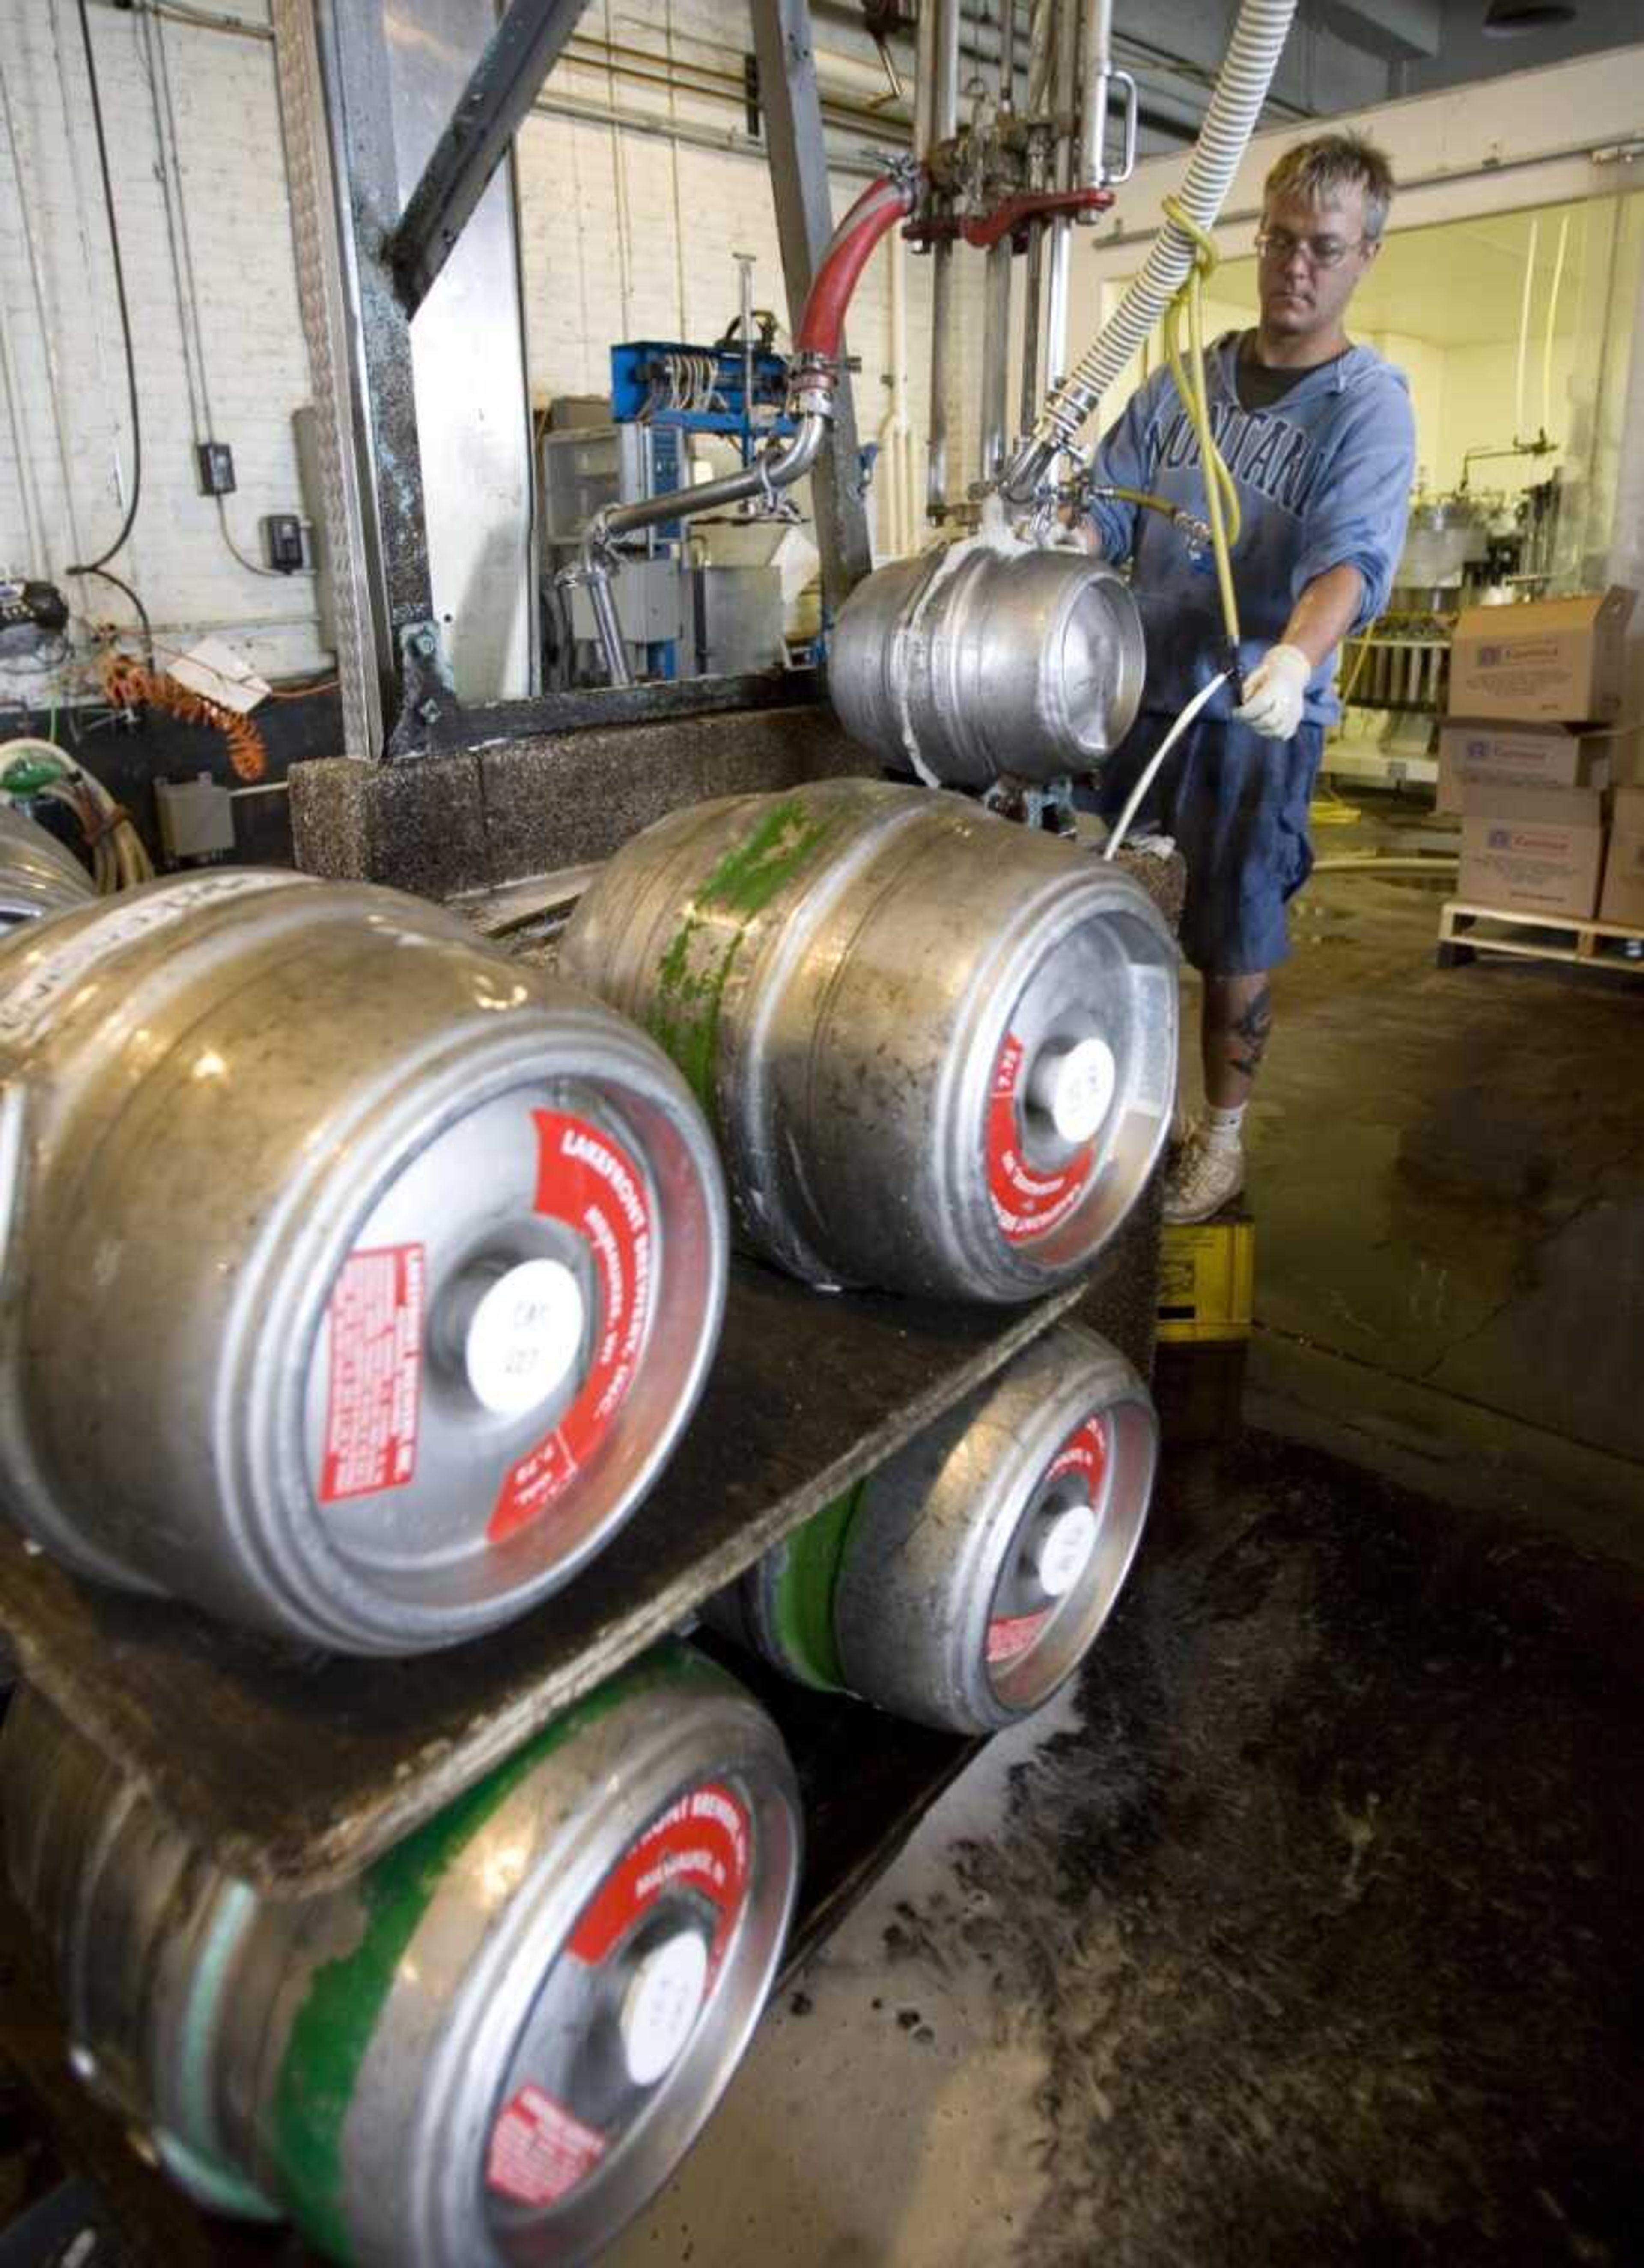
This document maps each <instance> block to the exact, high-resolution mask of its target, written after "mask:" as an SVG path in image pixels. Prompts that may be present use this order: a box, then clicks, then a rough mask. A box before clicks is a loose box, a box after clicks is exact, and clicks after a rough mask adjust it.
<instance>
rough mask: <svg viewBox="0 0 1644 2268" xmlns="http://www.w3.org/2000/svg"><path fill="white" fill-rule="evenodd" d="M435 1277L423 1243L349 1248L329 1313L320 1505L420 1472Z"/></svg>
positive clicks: (396, 1482)
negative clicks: (426, 1340) (420, 1422)
mask: <svg viewBox="0 0 1644 2268" xmlns="http://www.w3.org/2000/svg"><path fill="white" fill-rule="evenodd" d="M426 1279H427V1267H426V1259H425V1255H424V1248H423V1247H422V1246H421V1245H420V1244H390V1245H385V1246H384V1247H383V1248H381V1249H380V1250H379V1251H375V1252H350V1255H349V1256H348V1258H347V1259H346V1260H345V1261H344V1262H343V1266H342V1269H341V1270H340V1271H339V1273H338V1276H337V1279H336V1282H335V1285H333V1286H332V1289H331V1300H330V1304H329V1306H328V1307H327V1309H326V1331H327V1337H328V1344H329V1353H328V1363H327V1379H326V1428H325V1447H324V1451H323V1454H322V1455H321V1464H320V1501H321V1504H338V1503H341V1502H342V1501H343V1499H345V1498H347V1497H353V1496H372V1495H374V1494H375V1493H376V1491H378V1490H379V1489H389V1488H403V1487H404V1486H405V1484H406V1483H407V1482H408V1481H409V1479H410V1478H411V1476H413V1474H414V1473H415V1472H416V1470H417V1406H418V1402H419V1399H420V1394H421V1387H422V1370H423V1308H424V1299H425V1291H424V1287H425V1284H426Z"/></svg>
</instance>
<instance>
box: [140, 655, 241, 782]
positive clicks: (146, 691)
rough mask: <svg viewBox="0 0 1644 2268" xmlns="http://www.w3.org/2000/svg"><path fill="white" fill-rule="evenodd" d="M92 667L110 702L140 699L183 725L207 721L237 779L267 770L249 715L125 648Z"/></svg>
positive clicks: (203, 723)
mask: <svg viewBox="0 0 1644 2268" xmlns="http://www.w3.org/2000/svg"><path fill="white" fill-rule="evenodd" d="M97 666H98V669H99V672H100V674H101V677H102V681H103V692H104V695H105V696H106V697H107V700H108V702H109V704H110V706H111V707H113V708H115V709H135V708H136V707H138V706H139V704H141V703H147V705H148V706H149V707H150V708H151V709H164V710H166V711H167V712H168V714H170V715H171V716H173V717H177V718H181V720H182V722H183V723H184V724H185V725H210V726H211V727H212V729H213V730H214V731H216V732H218V733H222V735H223V737H224V739H225V740H226V741H227V742H228V760H229V762H230V763H232V766H233V767H234V772H235V776H236V777H237V778H240V779H242V780H260V779H261V778H262V775H263V774H264V772H266V771H267V770H268V769H269V752H268V749H267V747H265V746H264V744H263V739H262V733H260V732H259V731H258V730H257V728H256V726H255V725H254V724H253V723H252V721H251V719H250V718H249V717H241V716H240V715H239V714H238V713H237V712H236V711H234V710H232V709H223V708H219V707H218V705H217V703H216V702H215V701H207V700H205V699H204V698H203V696H201V695H200V694H198V693H191V692H190V691H189V690H188V687H187V686H186V685H181V684H179V682H178V681H177V680H176V679H175V678H174V677H170V676H167V675H166V674H165V673H164V672H163V671H159V670H152V669H145V668H144V666H143V664H142V663H141V662H140V661H136V660H134V659H132V657H131V656H130V655H129V653H116V652H114V651H113V650H112V649H109V650H107V651H106V652H103V653H102V654H100V656H99V657H98V665H97Z"/></svg>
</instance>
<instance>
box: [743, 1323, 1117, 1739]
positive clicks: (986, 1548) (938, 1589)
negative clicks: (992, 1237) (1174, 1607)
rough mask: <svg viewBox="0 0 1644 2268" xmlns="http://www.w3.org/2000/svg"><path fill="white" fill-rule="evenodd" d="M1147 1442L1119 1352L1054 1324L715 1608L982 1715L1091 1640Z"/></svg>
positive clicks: (922, 1703) (873, 1685) (1000, 1718)
mask: <svg viewBox="0 0 1644 2268" xmlns="http://www.w3.org/2000/svg"><path fill="white" fill-rule="evenodd" d="M1158 1446H1159V1429H1158V1423H1157V1420H1156V1418H1154V1408H1153V1403H1152V1400H1151V1398H1150V1397H1149V1395H1148V1393H1147V1389H1146V1387H1145V1386H1144V1385H1143V1384H1142V1382H1141V1381H1140V1379H1139V1378H1138V1376H1137V1375H1136V1373H1135V1372H1134V1371H1133V1370H1132V1368H1131V1366H1130V1365H1129V1363H1127V1362H1126V1361H1125V1360H1124V1357H1123V1356H1122V1355H1121V1354H1119V1353H1118V1352H1117V1351H1116V1350H1115V1349H1114V1348H1113V1347H1110V1345H1108V1344H1107V1343H1106V1341H1105V1340H1102V1339H1100V1338H1098V1337H1095V1334H1094V1333H1093V1332H1089V1331H1086V1330H1083V1329H1080V1328H1078V1327H1077V1326H1075V1325H1071V1324H1064V1325H1061V1326H1060V1327H1058V1329H1055V1330H1052V1331H1051V1332H1049V1333H1047V1334H1046V1336H1045V1337H1043V1338H1041V1339H1037V1340H1036V1341H1035V1342H1034V1343H1033V1344H1032V1345H1031V1346H1029V1347H1028V1348H1026V1349H1025V1350H1024V1351H1023V1352H1022V1353H1021V1354H1019V1355H1017V1356H1016V1357H1015V1358H1014V1359H1013V1360H1012V1361H1010V1362H1009V1363H1007V1364H1006V1366H1005V1367H1004V1369H1002V1370H1001V1371H999V1372H998V1373H996V1374H995V1376H993V1377H992V1378H991V1379H989V1380H988V1381H987V1382H986V1383H985V1384H984V1385H983V1386H981V1387H979V1388H977V1391H976V1392H975V1393H974V1394H971V1395H968V1396H967V1397H966V1398H965V1400H964V1401H962V1403H959V1404H958V1405H957V1406H956V1407H955V1409H953V1410H949V1411H948V1412H947V1415H946V1416H945V1417H943V1418H939V1419H938V1420H937V1422H936V1424H935V1425H933V1426H931V1427H929V1428H928V1429H927V1431H926V1432H923V1433H921V1434H919V1435H918V1438H917V1439H916V1440H912V1441H910V1443H909V1444H908V1445H907V1447H905V1448H903V1449H901V1450H899V1451H898V1452H897V1453H896V1455H895V1456H893V1457H891V1458H890V1459H888V1462H886V1463H884V1464H882V1465H881V1466H880V1467H878V1469H876V1470H875V1471H874V1472H872V1473H870V1474H869V1475H868V1476H867V1478H866V1480H864V1481H862V1482H859V1484H858V1485H857V1486H856V1488H854V1489H853V1490H851V1491H849V1493H848V1494H846V1495H845V1496H844V1497H842V1498H840V1499H838V1500H837V1502H836V1503H835V1504H832V1505H830V1506H828V1507H827V1509H826V1510H825V1511H823V1512H822V1513H818V1515H817V1516H816V1518H815V1520H813V1521H809V1522H807V1525H806V1526H805V1527H804V1528H801V1529H800V1531H799V1533H798V1535H794V1536H793V1537H792V1538H790V1539H789V1541H788V1542H787V1543H783V1544H779V1545H778V1547H777V1549H776V1550H773V1551H770V1552H768V1553H767V1554H766V1556H765V1557H764V1558H763V1559H762V1560H761V1561H760V1562H759V1563H758V1565H756V1566H755V1567H753V1568H750V1569H749V1571H748V1573H747V1574H746V1575H744V1576H742V1577H741V1580H740V1581H738V1582H737V1583H736V1584H734V1586H733V1587H731V1588H730V1589H729V1590H727V1591H723V1592H721V1593H720V1594H719V1596H718V1597H717V1598H716V1599H715V1600H714V1601H713V1602H712V1603H711V1607H710V1609H709V1610H708V1617H707V1618H708V1621H709V1622H710V1624H711V1626H712V1627H713V1628H715V1629H717V1630H719V1631H720V1632H721V1633H722V1634H723V1635H725V1636H727V1637H730V1638H735V1639H736V1640H737V1641H738V1642H739V1643H740V1644H741V1645H744V1646H748V1648H750V1649H751V1650H752V1651H753V1652H754V1653H759V1654H763V1656H764V1658H765V1659H766V1660H767V1661H770V1662H772V1663H773V1664H774V1665H775V1666H776V1667H777V1668H778V1669H781V1670H783V1671H784V1672H785V1673H786V1675H789V1676H790V1677H793V1678H795V1679H796V1680H797V1681H798V1682H799V1683H801V1684H806V1685H815V1686H822V1687H825V1688H830V1689H842V1690H846V1691H849V1692H851V1693H855V1694H857V1695H858V1696H859V1697H860V1698H861V1699H863V1700H865V1701H872V1702H874V1703H875V1704H876V1705H878V1706H879V1707H880V1708H881V1709H887V1710H889V1711H890V1712H893V1713H894V1714H895V1715H896V1716H900V1717H913V1718H917V1719H919V1720H920V1721H921V1722H922V1723H925V1724H928V1725H940V1726H944V1727H948V1728H950V1729H951V1730H953V1731H955V1732H960V1733H992V1732H995V1731H997V1730H998V1729H999V1727H1001V1726H1004V1725H1007V1724H1011V1723H1013V1722H1014V1720H1015V1719H1017V1718H1019V1717H1025V1716H1027V1715H1028V1714H1029V1713H1030V1712H1032V1711H1033V1710H1035V1709H1037V1708H1039V1707H1040V1706H1041V1705H1043V1703H1044V1702H1046V1701H1048V1700H1049V1699H1050V1697H1051V1695H1052V1694H1053V1693H1054V1692H1055V1691H1056V1690H1057V1689H1058V1686H1060V1685H1061V1684H1062V1683H1064V1682H1065V1679H1066V1678H1068V1677H1069V1676H1070V1675H1072V1674H1073V1670H1074V1669H1075V1668H1077V1667H1078V1665H1079V1663H1080V1661H1082V1660H1083V1658H1084V1656H1085V1655H1086V1653H1088V1651H1089V1649H1090V1647H1091V1646H1093V1645H1094V1644H1095V1640H1096V1638H1097V1636H1098V1634H1099V1633H1100V1631H1101V1630H1102V1624H1104V1623H1105V1622H1106V1620H1107V1618H1108V1616H1109V1613H1110V1610H1111V1609H1112V1607H1113V1603H1114V1601H1115V1600H1116V1599H1117V1596H1118V1594H1119V1591H1120V1589H1121V1587H1123V1585H1124V1579H1125V1577H1126V1575H1127V1574H1128V1573H1129V1572H1130V1566H1131V1562H1132V1558H1133V1557H1134V1556H1135V1552H1136V1547H1137V1544H1138V1543H1139V1541H1140V1539H1141V1532H1142V1527H1143V1523H1144V1521H1146V1516H1147V1506H1148V1502H1149V1499H1151V1497H1152V1494H1153V1484H1154V1466H1155V1464H1156V1462H1157V1460H1158Z"/></svg>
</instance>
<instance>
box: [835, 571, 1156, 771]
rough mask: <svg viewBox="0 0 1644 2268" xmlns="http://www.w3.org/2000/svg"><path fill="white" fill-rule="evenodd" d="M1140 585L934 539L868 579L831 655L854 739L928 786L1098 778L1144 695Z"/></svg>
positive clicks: (845, 614)
mask: <svg viewBox="0 0 1644 2268" xmlns="http://www.w3.org/2000/svg"><path fill="white" fill-rule="evenodd" d="M1144 666H1145V657H1144V652H1143V642H1142V628H1141V617H1140V615H1139V612H1138V610H1137V606H1136V601H1135V600H1134V599H1133V598H1132V595H1131V592H1130V586H1129V585H1128V584H1126V583H1125V582H1124V580H1123V579H1122V578H1120V577H1119V576H1118V575H1117V574H1116V573H1115V572H1114V571H1113V569H1112V568H1111V567H1110V566H1107V565H1105V564H1104V563H1102V561H1100V560H1096V559H1091V558H1089V557H1087V556H1086V555H1085V554H1084V553H1082V552H1076V551H1025V552H1021V553H1017V554H1006V553H1001V552H999V551H995V550H992V549H988V548H987V547H986V546H985V545H982V544H969V543H965V544H955V545H938V546H937V547H936V548H935V549H933V550H931V551H926V552H922V553H920V554H918V555H917V556H914V557H912V558H910V559H897V560H895V561H893V562H892V563H891V564H890V565H889V566H888V567H881V568H880V569H879V570H878V571H877V572H876V573H874V574H872V575H869V576H868V577H867V578H866V580H865V581H863V582H861V583H859V584H858V585H857V586H856V588H855V590H854V591H852V592H851V596H850V597H849V599H848V600H846V601H845V603H844V607H843V608H841V609H840V612H839V619H838V621H837V622H836V623H835V625H834V629H833V634H832V637H831V638H830V640H829V652H828V692H829V698H830V699H831V701H832V703H833V705H834V707H835V708H836V710H837V711H838V713H839V720H840V722H841V724H843V725H844V728H845V730H846V732H847V733H850V735H851V739H852V740H858V741H859V742H860V743H861V745H862V746H863V747H865V748H870V749H872V751H873V752H874V755H876V756H878V757H879V758H880V760H881V762H884V763H887V764H891V765H894V766H896V768H897V769H899V770H905V769H906V768H907V767H908V766H909V765H910V764H911V765H912V767H913V768H914V770H916V771H918V773H919V774H920V775H921V777H923V778H925V780H926V781H927V782H928V783H929V784H932V785H934V784H937V783H938V782H940V783H941V784H943V785H945V786H948V787H964V788H977V789H980V788H987V787H990V786H992V784H993V783H994V781H996V780H998V779H999V778H1001V777H1006V776H1008V777H1012V778H1014V779H1021V780H1027V781H1030V782H1039V783H1043V782H1045V781H1049V780H1055V779H1062V778H1065V777H1069V776H1070V775H1073V774H1082V773H1088V772H1089V771H1091V770H1094V769H1095V767H1096V766H1098V765H1099V764H1100V763H1101V762H1102V758H1103V757H1104V756H1106V755H1110V753H1111V751H1112V750H1113V749H1114V748H1116V747H1117V745H1118V743H1119V742H1120V741H1121V740H1123V739H1124V735H1125V733H1127V732H1128V731H1129V730H1130V727H1131V724H1132V720H1133V719H1134V718H1135V715H1136V711H1137V707H1138V705H1139V702H1140V700H1141V692H1142V676H1143V671H1144Z"/></svg>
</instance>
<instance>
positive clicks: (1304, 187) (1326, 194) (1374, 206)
mask: <svg viewBox="0 0 1644 2268" xmlns="http://www.w3.org/2000/svg"><path fill="white" fill-rule="evenodd" d="M1352 188H1359V189H1362V190H1363V191H1364V228H1365V233H1366V235H1367V236H1369V237H1373V238H1374V237H1379V236H1380V235H1381V233H1382V230H1383V229H1384V228H1385V227H1386V225H1387V209H1388V207H1389V206H1390V204H1391V203H1392V202H1393V169H1392V167H1391V166H1390V165H1389V163H1388V162H1387V159H1386V158H1385V156H1384V155H1383V154H1382V151H1380V150H1378V149H1377V148H1376V146H1375V143H1374V142H1367V141H1366V140H1365V138H1364V136H1362V135H1361V134H1318V135H1315V136H1314V137H1313V139H1312V140H1311V141H1310V142H1298V143H1297V144H1296V145H1295V147H1294V149H1292V150H1286V151H1285V153H1284V155H1283V157H1282V158H1279V161H1278V163H1277V164H1276V165H1275V166H1274V167H1273V169H1272V173H1269V175H1268V176H1267V179H1266V180H1265V181H1264V183H1263V184H1262V199H1263V202H1264V203H1265V202H1266V201H1267V199H1268V198H1269V197H1295V198H1297V199H1298V200H1299V201H1300V202H1301V203H1302V204H1307V205H1321V204H1329V203H1331V202H1332V201H1333V200H1334V199H1335V198H1337V197H1339V196H1340V195H1341V193H1342V191H1343V190H1344V189H1352Z"/></svg>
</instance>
